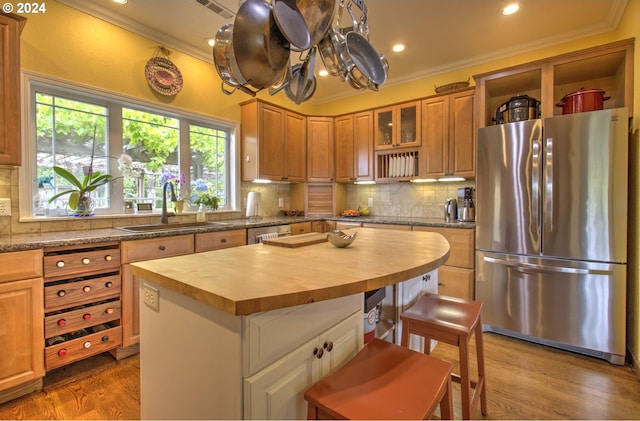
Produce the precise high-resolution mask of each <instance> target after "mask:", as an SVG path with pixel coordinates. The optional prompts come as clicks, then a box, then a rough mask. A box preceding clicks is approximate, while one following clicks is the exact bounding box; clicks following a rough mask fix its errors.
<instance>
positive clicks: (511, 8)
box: [502, 3, 522, 16]
mask: <svg viewBox="0 0 640 421" xmlns="http://www.w3.org/2000/svg"><path fill="white" fill-rule="evenodd" d="M521 7H522V6H521V5H520V3H511V4H509V5H507V6H506V7H505V8H504V9H502V14H503V15H505V16H509V15H513V14H514V13H516V12H517V11H518V10H520V8H521Z"/></svg>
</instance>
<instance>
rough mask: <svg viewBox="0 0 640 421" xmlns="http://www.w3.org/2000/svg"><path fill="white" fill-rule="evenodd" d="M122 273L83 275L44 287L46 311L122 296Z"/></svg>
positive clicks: (50, 283)
mask: <svg viewBox="0 0 640 421" xmlns="http://www.w3.org/2000/svg"><path fill="white" fill-rule="evenodd" d="M120 283H121V281H120V274H119V273H117V274H113V275H108V276H95V277H90V276H83V277H79V278H74V279H69V281H67V282H48V283H45V287H44V309H45V313H48V312H51V311H56V310H62V309H64V308H66V307H73V306H78V305H82V304H88V303H91V302H94V301H99V300H105V299H107V298H115V297H119V296H120Z"/></svg>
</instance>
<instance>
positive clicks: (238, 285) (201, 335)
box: [132, 228, 449, 419]
mask: <svg viewBox="0 0 640 421" xmlns="http://www.w3.org/2000/svg"><path fill="white" fill-rule="evenodd" d="M357 231H358V239H357V240H356V242H354V243H353V244H352V245H350V246H349V247H347V248H344V249H339V248H335V247H333V246H332V245H331V244H329V243H320V244H314V245H310V246H306V247H300V248H285V247H278V246H272V245H265V244H255V245H248V246H242V247H237V248H231V249H223V250H217V251H212V252H205V253H200V254H194V255H186V256H179V257H170V258H165V259H158V260H153V261H147V262H141V263H135V264H132V267H133V269H132V271H133V273H134V275H135V276H136V277H137V278H138V279H139V281H140V288H141V291H140V352H141V354H140V355H141V356H140V394H141V418H142V419H302V418H305V417H306V402H305V401H304V398H303V394H304V391H305V390H306V389H307V388H308V387H310V386H311V385H312V384H313V383H315V382H316V381H318V380H320V379H321V378H323V377H325V376H326V375H328V374H329V373H330V372H332V371H333V370H335V369H336V368H337V367H339V366H340V365H341V364H342V363H344V362H345V361H347V360H348V359H350V358H351V357H353V356H354V355H355V354H356V353H357V352H358V351H359V350H360V349H361V348H362V346H363V336H364V327H363V309H364V305H363V304H364V302H363V301H364V299H363V298H364V292H365V291H368V290H371V289H377V288H381V287H385V286H388V285H393V284H396V283H404V281H407V280H409V279H410V278H415V277H421V276H422V275H425V274H426V273H429V272H432V271H433V270H435V269H437V268H438V267H439V266H441V265H442V264H443V263H444V262H445V261H446V260H447V258H448V256H449V243H448V242H447V241H446V240H445V239H444V237H442V236H441V235H440V234H437V233H432V232H418V231H397V232H396V231H393V232H392V231H389V230H377V229H367V228H359V229H357ZM145 288H152V289H153V290H154V291H155V292H154V293H155V294H157V295H156V297H155V298H156V299H157V301H156V303H155V304H157V307H155V308H154V307H153V306H151V305H148V304H146V303H145V298H144V290H145Z"/></svg>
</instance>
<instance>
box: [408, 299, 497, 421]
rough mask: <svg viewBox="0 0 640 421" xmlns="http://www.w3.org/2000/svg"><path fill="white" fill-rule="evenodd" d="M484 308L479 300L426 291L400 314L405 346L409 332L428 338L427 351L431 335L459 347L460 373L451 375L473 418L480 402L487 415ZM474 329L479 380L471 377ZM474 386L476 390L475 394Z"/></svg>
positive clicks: (465, 414) (466, 411) (465, 412)
mask: <svg viewBox="0 0 640 421" xmlns="http://www.w3.org/2000/svg"><path fill="white" fill-rule="evenodd" d="M481 311H482V303H481V302H479V301H469V300H464V299H462V298H454V297H446V296H443V295H437V294H430V293H426V294H424V295H423V296H422V297H421V298H420V299H419V300H418V301H417V302H416V303H415V304H414V305H413V306H412V307H411V308H409V309H408V310H406V311H404V312H403V313H402V314H401V315H400V319H401V320H402V340H401V343H402V345H403V346H407V344H408V343H409V335H411V334H414V335H420V336H422V337H424V338H425V347H424V352H425V354H429V352H430V351H431V347H430V346H429V344H430V339H435V340H437V341H441V342H443V343H447V344H450V345H455V346H457V347H458V349H459V358H460V359H459V362H460V374H459V375H457V374H453V375H452V378H453V380H454V381H456V382H457V383H460V391H461V394H462V417H463V418H464V419H471V415H472V414H473V413H474V412H475V409H476V408H477V405H478V402H480V407H481V410H482V414H483V415H487V396H486V390H485V377H484V374H485V373H484V350H483V341H482V323H481V321H480V312H481ZM474 332H475V336H476V360H477V364H478V379H477V381H472V380H471V379H470V377H469V341H470V340H471V336H472V335H473V334H474ZM472 389H474V390H475V391H474V393H473V395H472V394H471V392H472Z"/></svg>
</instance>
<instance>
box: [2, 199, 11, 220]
mask: <svg viewBox="0 0 640 421" xmlns="http://www.w3.org/2000/svg"><path fill="white" fill-rule="evenodd" d="M0 216H11V199H0Z"/></svg>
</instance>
